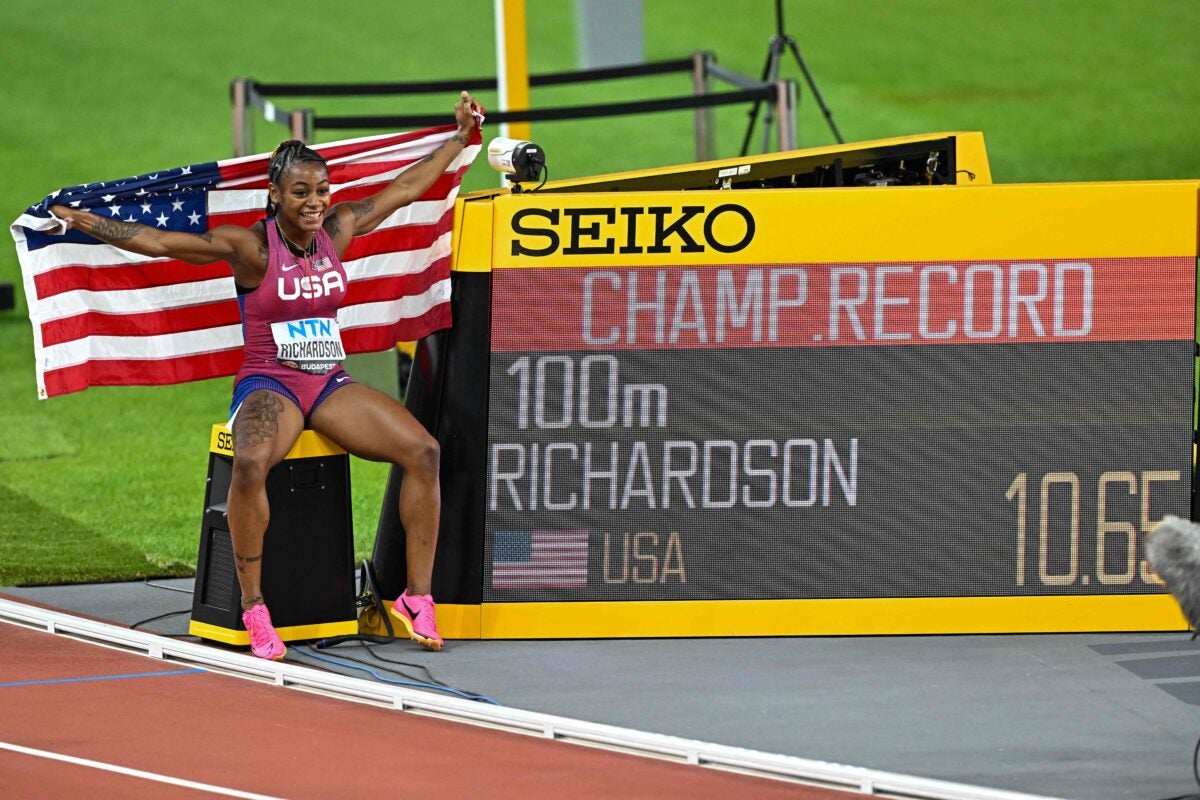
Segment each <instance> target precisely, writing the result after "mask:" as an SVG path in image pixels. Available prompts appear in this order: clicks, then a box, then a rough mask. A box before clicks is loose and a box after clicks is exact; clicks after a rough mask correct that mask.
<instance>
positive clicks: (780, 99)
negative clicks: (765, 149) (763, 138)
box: [774, 81, 796, 152]
mask: <svg viewBox="0 0 1200 800" xmlns="http://www.w3.org/2000/svg"><path fill="white" fill-rule="evenodd" d="M774 85H775V124H776V126H777V131H778V134H777V139H776V144H777V150H778V151H779V152H782V151H784V150H795V149H796V82H795V81H775V84H774Z"/></svg>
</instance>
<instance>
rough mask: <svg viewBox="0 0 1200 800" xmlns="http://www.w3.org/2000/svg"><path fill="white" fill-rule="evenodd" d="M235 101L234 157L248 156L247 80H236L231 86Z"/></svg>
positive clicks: (231, 93) (232, 96) (231, 94)
mask: <svg viewBox="0 0 1200 800" xmlns="http://www.w3.org/2000/svg"><path fill="white" fill-rule="evenodd" d="M230 96H231V98H232V100H233V155H234V157H238V156H244V155H246V150H247V148H246V79H245V78H234V79H233V83H232V85H231V86H230Z"/></svg>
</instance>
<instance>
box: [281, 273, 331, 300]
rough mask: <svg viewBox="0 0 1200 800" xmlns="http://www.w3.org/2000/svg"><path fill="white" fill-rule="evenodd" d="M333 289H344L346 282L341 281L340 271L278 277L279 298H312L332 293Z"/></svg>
mask: <svg viewBox="0 0 1200 800" xmlns="http://www.w3.org/2000/svg"><path fill="white" fill-rule="evenodd" d="M335 291H338V292H344V291H346V284H345V283H344V282H343V281H342V274H341V273H340V272H326V273H324V274H321V275H305V276H304V277H299V276H295V277H292V278H284V277H282V276H281V277H280V278H279V299H280V300H296V299H298V298H301V297H303V298H304V299H305V300H312V299H315V298H317V297H324V296H325V295H329V294H333V293H334V292H335Z"/></svg>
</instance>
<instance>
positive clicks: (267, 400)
mask: <svg viewBox="0 0 1200 800" xmlns="http://www.w3.org/2000/svg"><path fill="white" fill-rule="evenodd" d="M282 411H283V398H281V397H280V396H279V395H277V394H275V393H274V392H267V391H260V392H255V393H254V394H252V395H250V399H248V400H247V401H246V402H245V403H244V404H243V405H242V409H241V411H239V412H238V422H239V423H240V424H235V425H234V428H235V430H234V433H233V436H234V439H233V447H234V449H235V450H236V449H237V448H239V447H242V448H245V447H257V446H258V445H260V444H262V443H263V442H265V441H267V440H269V439H270V438H271V437H273V436H274V435H275V434H276V433H277V432H278V431H279V415H280V413H282Z"/></svg>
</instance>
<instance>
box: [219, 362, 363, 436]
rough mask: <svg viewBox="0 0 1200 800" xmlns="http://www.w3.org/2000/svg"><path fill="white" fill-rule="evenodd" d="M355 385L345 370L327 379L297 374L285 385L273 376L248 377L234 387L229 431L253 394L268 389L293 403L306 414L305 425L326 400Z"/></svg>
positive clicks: (329, 375) (340, 370) (301, 373)
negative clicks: (340, 390) (243, 404)
mask: <svg viewBox="0 0 1200 800" xmlns="http://www.w3.org/2000/svg"><path fill="white" fill-rule="evenodd" d="M352 383H354V379H353V378H351V377H350V376H349V375H347V374H346V371H345V370H344V369H337V370H334V371H333V372H330V373H329V374H327V375H306V374H304V373H303V372H297V373H296V379H295V380H291V379H290V376H289V380H288V381H287V382H286V383H285V382H284V381H282V380H280V379H279V378H277V377H273V376H270V375H246V376H245V377H243V378H242V379H241V380H239V381H238V382H237V383H236V384H235V385H234V387H233V402H232V403H230V405H229V427H233V419H234V417H236V416H237V412H238V409H240V408H241V407H242V403H244V402H245V401H246V398H247V397H249V396H250V393H251V392H256V391H258V390H259V389H267V390H269V391H272V392H275V393H276V394H281V395H283V396H284V397H286V398H287V399H288V400H291V401H292V402H293V403H295V404H296V406H297V407H298V408H299V409H300V411H301V413H303V414H304V420H305V422H307V421H308V418H309V417H311V416H312V413H313V412H314V411H316V410H317V406H319V405H321V403H323V402H325V398H327V397H329V395H331V394H333V393H334V392H336V391H337V390H338V389H340V388H342V387H343V386H349V385H350V384H352Z"/></svg>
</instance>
